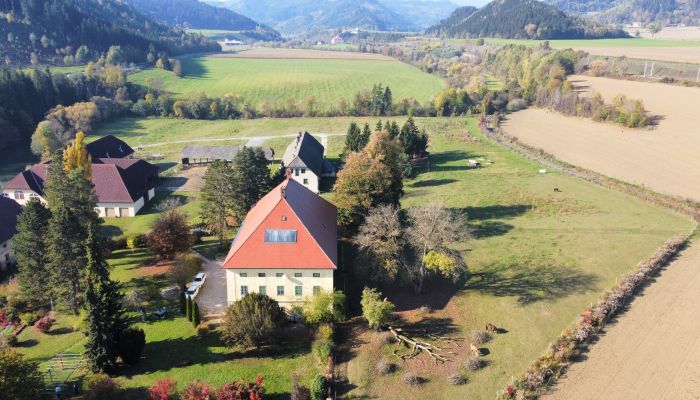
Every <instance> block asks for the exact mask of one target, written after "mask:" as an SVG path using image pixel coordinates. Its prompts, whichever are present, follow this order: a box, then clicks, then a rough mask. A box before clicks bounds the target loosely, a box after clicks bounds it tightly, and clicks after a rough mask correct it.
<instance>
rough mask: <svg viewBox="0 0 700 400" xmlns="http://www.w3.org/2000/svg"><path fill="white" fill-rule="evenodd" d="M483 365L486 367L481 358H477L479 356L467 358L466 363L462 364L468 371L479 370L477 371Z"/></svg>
mask: <svg viewBox="0 0 700 400" xmlns="http://www.w3.org/2000/svg"><path fill="white" fill-rule="evenodd" d="M485 365H486V362H484V360H482V359H481V357H479V356H472V357H469V359H468V360H467V362H466V363H465V364H464V366H465V367H466V368H467V369H468V370H470V371H476V370H479V369H481V368H483V367H484V366H485Z"/></svg>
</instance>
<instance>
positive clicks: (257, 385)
mask: <svg viewBox="0 0 700 400" xmlns="http://www.w3.org/2000/svg"><path fill="white" fill-rule="evenodd" d="M263 394H265V378H263V377H262V376H257V377H256V378H255V382H248V381H243V382H236V381H233V382H229V383H227V384H225V385H224V386H222V387H221V388H219V390H218V391H217V392H216V400H262V395H263Z"/></svg>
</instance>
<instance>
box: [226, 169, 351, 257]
mask: <svg viewBox="0 0 700 400" xmlns="http://www.w3.org/2000/svg"><path fill="white" fill-rule="evenodd" d="M337 222H338V215H337V210H336V208H335V206H334V205H332V204H331V203H329V202H327V201H326V200H324V199H323V198H321V197H320V196H318V195H317V194H315V193H313V192H312V191H310V190H309V189H307V188H305V187H304V186H303V185H301V184H299V183H298V182H296V181H294V180H292V179H286V180H285V181H284V182H282V183H281V184H280V185H279V186H277V187H276V188H274V189H272V191H270V193H268V194H267V195H265V196H264V197H263V198H262V199H260V201H258V203H257V204H256V205H255V206H253V208H252V209H251V210H250V211H249V212H248V215H247V216H246V218H245V220H244V221H243V224H242V226H241V227H240V229H239V230H238V234H237V235H236V237H235V238H234V240H233V243H232V244H231V249H230V250H229V253H228V256H227V257H226V261H224V265H223V267H224V268H290V269H297V268H305V269H335V268H336V267H337V261H338V248H337ZM267 229H294V230H297V241H296V243H266V242H265V230H267Z"/></svg>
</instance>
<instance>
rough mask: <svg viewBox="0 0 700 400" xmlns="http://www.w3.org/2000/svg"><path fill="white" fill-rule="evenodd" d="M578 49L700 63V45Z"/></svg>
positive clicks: (593, 52)
mask: <svg viewBox="0 0 700 400" xmlns="http://www.w3.org/2000/svg"><path fill="white" fill-rule="evenodd" d="M576 50H583V51H585V52H586V53H590V54H593V55H598V56H609V57H621V56H627V57H629V58H641V59H643V60H659V61H676V62H686V63H695V64H700V47H576Z"/></svg>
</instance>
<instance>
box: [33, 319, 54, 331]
mask: <svg viewBox="0 0 700 400" xmlns="http://www.w3.org/2000/svg"><path fill="white" fill-rule="evenodd" d="M52 326H53V320H52V319H51V317H49V316H48V315H47V316H45V317H44V318H42V319H40V320H38V321H36V323H35V324H34V329H36V330H37V331H39V332H41V333H47V332H48V331H50V330H51V327H52Z"/></svg>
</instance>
